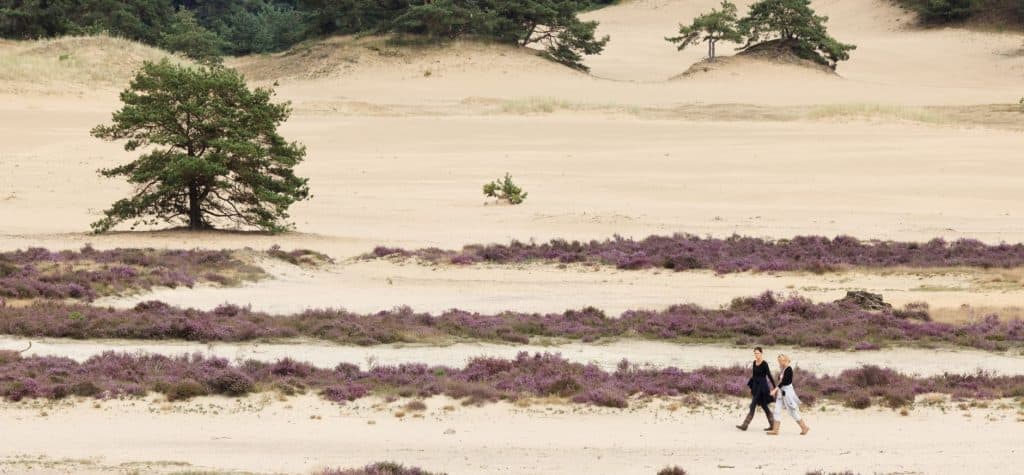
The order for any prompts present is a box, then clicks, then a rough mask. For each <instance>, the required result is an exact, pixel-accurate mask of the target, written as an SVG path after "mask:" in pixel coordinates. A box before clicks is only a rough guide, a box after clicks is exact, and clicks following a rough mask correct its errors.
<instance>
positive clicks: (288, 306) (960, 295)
mask: <svg viewBox="0 0 1024 475" xmlns="http://www.w3.org/2000/svg"><path fill="white" fill-rule="evenodd" d="M259 265H260V266H262V267H263V268H265V269H266V270H267V271H268V272H269V273H270V274H271V275H273V279H267V280H263V281H260V282H256V283H249V284H246V285H244V286H241V287H232V288H219V287H209V286H197V287H194V288H187V287H181V288H177V289H170V288H160V289H157V290H154V291H151V292H145V293H141V294H137V295H132V296H128V297H107V298H102V299H99V300H97V301H96V302H95V303H96V305H102V306H114V307H121V308H130V307H133V306H135V304H137V303H138V302H142V301H146V300H161V301H164V302H167V303H170V304H173V305H178V306H183V307H193V308H201V309H207V310H208V309H212V308H214V307H216V306H218V305H220V304H223V303H225V302H230V303H234V304H239V305H250V306H252V308H254V309H257V310H261V311H266V312H270V313H276V314H290V313H297V312H301V311H303V310H306V309H310V308H345V309H347V310H349V311H353V312H359V313H373V312H377V311H381V310H390V309H392V308H394V307H395V306H400V305H408V306H410V307H412V308H413V309H414V310H417V311H423V312H431V313H441V312H444V311H447V310H449V309H452V308H459V309H463V310H468V311H474V312H482V313H497V312H502V311H506V310H516V311H520V312H540V313H547V312H563V311H565V310H567V309H576V308H583V307H586V306H593V307H597V308H600V309H603V310H604V311H605V312H606V313H607V314H608V315H611V316H617V315H619V314H621V313H622V312H624V311H626V310H636V309H662V308H665V307H668V306H670V305H675V304H681V303H696V304H698V305H701V306H704V307H709V308H717V307H719V306H721V305H727V304H728V303H729V302H730V301H731V300H732V299H733V298H735V297H749V296H754V295H758V294H760V293H762V292H764V291H766V290H771V291H774V292H777V293H779V294H782V295H788V294H790V293H794V292H795V293H799V294H800V295H802V296H805V297H807V298H810V299H813V300H815V301H820V302H831V301H834V300H836V299H839V298H842V297H843V296H844V295H846V291H848V290H868V291H871V292H876V293H880V294H882V295H883V297H884V298H885V299H886V301H887V302H890V303H892V304H894V305H896V306H901V305H904V304H906V303H909V302H918V301H926V302H928V304H929V305H930V306H931V307H932V308H933V309H958V308H959V307H960V306H961V305H964V304H967V305H970V306H972V307H979V306H981V307H988V308H1007V310H1003V311H1000V312H999V313H1000V314H1001V315H1002V316H1004V317H1013V316H1019V315H1021V312H1019V311H1014V310H1012V309H1008V308H1009V307H1014V306H1019V305H1021V304H1022V303H1024V287H1022V286H1020V285H1012V284H1006V285H1005V287H992V288H986V287H984V286H981V285H980V284H977V283H976V282H977V281H978V280H979V279H980V278H984V277H985V275H986V274H985V273H984V272H982V271H978V273H977V274H974V275H972V274H968V273H961V272H952V273H948V274H947V273H933V272H921V273H920V274H897V273H894V274H890V275H881V274H875V273H865V272H846V273H835V274H823V275H814V274H807V273H782V274H776V275H772V274H754V273H742V274H725V275H721V276H719V275H715V274H714V273H713V272H710V271H695V272H670V271H663V272H659V271H623V270H617V269H614V268H601V269H600V270H598V271H595V270H592V269H590V268H585V267H571V268H568V269H558V268H556V267H554V266H550V265H528V266H467V267H459V266H442V267H427V266H420V265H415V264H395V263H391V262H388V261H362V262H352V263H344V264H339V265H335V266H331V267H329V268H326V269H323V270H310V269H302V268H298V267H295V266H291V265H287V264H283V263H280V262H277V261H263V262H261V263H260V264H259ZM995 275H997V274H992V275H989V276H988V278H993V276H995ZM949 313H950V315H949V317H951V318H956V319H961V318H968V317H969V315H970V314H969V312H966V311H965V312H960V311H956V312H949ZM980 315H981V314H980V313H979V316H980ZM944 317H946V315H944Z"/></svg>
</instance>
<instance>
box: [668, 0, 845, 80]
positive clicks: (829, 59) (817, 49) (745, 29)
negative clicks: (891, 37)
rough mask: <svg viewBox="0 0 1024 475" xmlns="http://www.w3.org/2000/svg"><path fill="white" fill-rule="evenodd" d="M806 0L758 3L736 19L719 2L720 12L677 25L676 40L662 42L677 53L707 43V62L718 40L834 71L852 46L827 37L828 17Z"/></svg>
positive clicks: (727, 4) (733, 9)
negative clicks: (786, 53) (774, 49)
mask: <svg viewBox="0 0 1024 475" xmlns="http://www.w3.org/2000/svg"><path fill="white" fill-rule="evenodd" d="M810 4H811V1H810V0H760V1H757V2H754V3H753V4H751V5H750V9H749V11H748V12H747V16H745V17H743V18H740V19H737V15H736V13H737V11H736V5H734V4H733V3H732V2H729V1H723V2H722V6H721V9H720V10H712V11H710V12H708V13H705V14H703V15H700V16H698V17H697V18H694V19H693V23H691V24H690V25H689V26H686V25H679V36H675V37H669V38H665V40H667V41H669V42H671V43H676V44H677V45H678V48H679V50H683V49H684V48H686V47H687V46H689V45H691V44H693V43H695V42H697V40H701V41H706V42H707V43H708V58H710V59H712V60H714V58H715V43H717V42H718V41H721V40H727V41H732V42H734V43H743V42H745V44H744V45H743V46H742V47H741V48H740V49H741V50H746V49H751V48H758V47H766V46H769V47H777V48H780V49H783V50H788V51H791V52H793V53H795V54H796V55H797V56H799V57H801V58H804V59H809V60H812V61H815V62H818V63H821V64H825V65H828V66H829V67H831V68H832V69H835V68H836V64H837V63H838V62H839V61H845V60H847V59H850V51H851V50H853V49H856V46H854V45H850V44H845V43H841V42H839V41H837V40H836V39H835V38H832V37H831V36H829V34H828V31H827V29H826V28H825V23H826V22H827V21H828V17H824V16H820V15H818V14H816V13H815V12H814V10H813V9H811V6H810Z"/></svg>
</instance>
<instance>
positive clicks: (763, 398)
mask: <svg viewBox="0 0 1024 475" xmlns="http://www.w3.org/2000/svg"><path fill="white" fill-rule="evenodd" d="M747 386H749V387H750V412H748V413H747V418H746V419H744V420H743V424H740V425H738V426H736V428H737V429H739V430H747V427H749V426H750V421H752V420H754V411H756V410H757V408H758V406H760V407H761V409H764V414H765V415H766V416H768V428H767V429H765V430H771V429H772V428H773V427H775V418H774V417H772V409H771V408H770V407H768V405H769V404H771V403H772V402H775V398H774V397H772V391H774V390H775V378H773V377H772V370H771V368H769V367H768V362H767V361H765V360H764V350H762V349H761V347H760V346H759V347H757V348H754V366H753V374H752V375H751V376H750V380H749V381H747Z"/></svg>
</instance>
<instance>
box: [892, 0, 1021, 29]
mask: <svg viewBox="0 0 1024 475" xmlns="http://www.w3.org/2000/svg"><path fill="white" fill-rule="evenodd" d="M894 1H895V3H896V4H898V5H900V6H903V7H905V8H909V9H911V10H913V11H915V12H917V14H918V18H919V20H920V21H921V22H922V23H924V24H928V25H946V24H959V23H965V22H966V23H974V24H978V25H983V26H995V27H1010V28H1016V29H1024V1H1022V0H894Z"/></svg>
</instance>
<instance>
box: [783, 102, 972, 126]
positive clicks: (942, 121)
mask: <svg viewBox="0 0 1024 475" xmlns="http://www.w3.org/2000/svg"><path fill="white" fill-rule="evenodd" d="M803 117H804V118H806V119H811V120H826V119H840V120H843V119H845V120H851V119H856V120H884V121H907V122H919V123H924V124H934V125H947V124H950V123H952V121H953V118H952V117H950V116H949V115H946V114H944V113H942V112H941V111H940V110H936V109H928V108H921V107H910V106H893V105H882V104H831V105H823V106H815V107H812V108H811V109H809V110H807V111H806V112H804V115H803Z"/></svg>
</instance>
